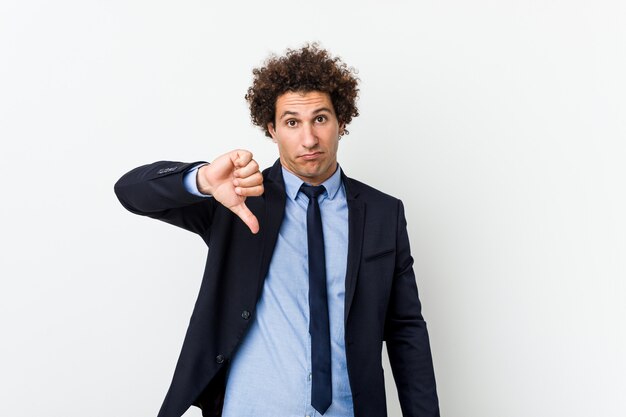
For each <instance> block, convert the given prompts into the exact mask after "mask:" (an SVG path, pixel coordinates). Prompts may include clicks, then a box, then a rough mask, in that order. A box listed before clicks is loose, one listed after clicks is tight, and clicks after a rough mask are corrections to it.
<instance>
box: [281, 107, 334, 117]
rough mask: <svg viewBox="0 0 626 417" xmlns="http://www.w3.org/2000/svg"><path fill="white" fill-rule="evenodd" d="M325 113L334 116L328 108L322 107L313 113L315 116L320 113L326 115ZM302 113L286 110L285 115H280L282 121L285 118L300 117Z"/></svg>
mask: <svg viewBox="0 0 626 417" xmlns="http://www.w3.org/2000/svg"><path fill="white" fill-rule="evenodd" d="M324 112H328V113H331V114H332V110H331V109H329V108H328V107H320V108H319V109H317V110H315V111H313V114H314V115H315V114H319V113H324ZM299 115H300V113H298V112H296V111H291V110H285V111H284V112H283V114H281V115H280V118H279V119H280V120H282V119H283V118H284V117H285V116H299Z"/></svg>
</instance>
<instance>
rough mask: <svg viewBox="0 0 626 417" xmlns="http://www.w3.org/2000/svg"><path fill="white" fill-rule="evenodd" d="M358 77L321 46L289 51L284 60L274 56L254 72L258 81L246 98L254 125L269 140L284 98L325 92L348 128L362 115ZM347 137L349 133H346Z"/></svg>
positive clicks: (315, 44)
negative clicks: (278, 104)
mask: <svg viewBox="0 0 626 417" xmlns="http://www.w3.org/2000/svg"><path fill="white" fill-rule="evenodd" d="M356 73H357V71H356V70H355V69H354V68H352V67H348V66H347V65H346V64H345V63H343V62H342V61H341V59H340V58H339V57H332V56H331V55H330V53H329V52H328V51H326V50H325V49H321V48H320V47H319V45H318V44H317V43H313V44H306V45H305V46H303V47H302V48H301V49H287V52H286V54H285V55H284V56H280V57H277V56H275V55H272V56H270V58H269V59H268V60H267V61H265V65H264V66H263V67H260V68H255V69H253V70H252V74H253V75H254V80H253V82H252V86H251V87H250V88H248V93H247V94H246V96H245V97H246V101H247V102H248V104H249V106H250V117H251V118H252V123H253V124H255V125H256V126H259V127H260V128H262V129H263V130H264V131H265V136H267V137H271V135H270V132H269V130H268V128H267V125H268V123H275V118H276V100H277V99H278V97H279V96H280V95H282V94H284V93H286V92H302V93H306V92H309V91H321V92H324V93H328V94H329V95H330V100H331V102H332V103H333V107H334V108H335V114H336V115H337V120H338V121H339V125H343V126H346V125H348V124H349V123H350V122H351V121H352V118H353V117H357V116H358V115H359V109H358V108H357V107H356V101H357V98H358V94H359V89H358V88H357V87H358V83H359V79H358V78H357V77H356ZM344 133H345V134H348V133H349V132H348V131H347V130H345V129H344Z"/></svg>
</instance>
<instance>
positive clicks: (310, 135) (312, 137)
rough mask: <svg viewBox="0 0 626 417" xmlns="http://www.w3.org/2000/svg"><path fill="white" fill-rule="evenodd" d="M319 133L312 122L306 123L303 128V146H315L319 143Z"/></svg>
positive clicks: (309, 147) (308, 147)
mask: <svg viewBox="0 0 626 417" xmlns="http://www.w3.org/2000/svg"><path fill="white" fill-rule="evenodd" d="M318 142H319V141H318V139H317V135H316V134H315V129H314V127H313V125H312V124H310V123H305V125H304V127H303V129H302V146H304V147H305V148H307V149H311V148H314V147H315V146H316V145H317V143H318Z"/></svg>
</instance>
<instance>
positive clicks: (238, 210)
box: [230, 203, 259, 234]
mask: <svg viewBox="0 0 626 417" xmlns="http://www.w3.org/2000/svg"><path fill="white" fill-rule="evenodd" d="M230 209H231V210H232V211H233V213H235V214H236V215H237V217H239V218H240V219H241V220H242V221H243V222H244V223H245V224H246V226H248V228H249V229H250V231H251V232H252V233H254V234H256V233H258V232H259V221H258V220H257V218H256V216H255V215H254V214H252V212H251V211H250V209H249V208H248V206H246V205H245V204H244V203H241V204H238V205H236V206H233V207H231V208H230Z"/></svg>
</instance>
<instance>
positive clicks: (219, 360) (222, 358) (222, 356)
mask: <svg viewBox="0 0 626 417" xmlns="http://www.w3.org/2000/svg"><path fill="white" fill-rule="evenodd" d="M215 362H217V363H224V355H217V357H216V358H215Z"/></svg>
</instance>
